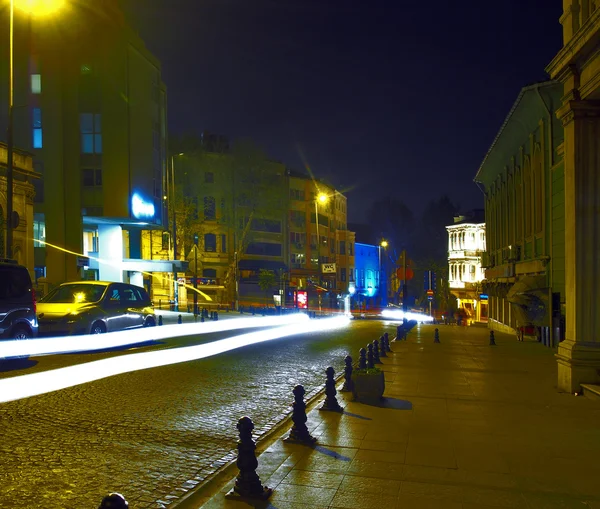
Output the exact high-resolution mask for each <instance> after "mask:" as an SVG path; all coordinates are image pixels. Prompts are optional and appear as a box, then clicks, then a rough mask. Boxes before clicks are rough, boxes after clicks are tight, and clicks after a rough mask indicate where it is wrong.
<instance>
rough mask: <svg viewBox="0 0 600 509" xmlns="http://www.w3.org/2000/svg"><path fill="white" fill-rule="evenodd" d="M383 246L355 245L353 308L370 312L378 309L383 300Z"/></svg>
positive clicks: (358, 243) (357, 243)
mask: <svg viewBox="0 0 600 509" xmlns="http://www.w3.org/2000/svg"><path fill="white" fill-rule="evenodd" d="M381 249H382V247H381V246H374V245H372V244H362V243H360V242H356V244H355V263H356V268H355V274H354V285H353V287H352V290H351V294H352V308H353V309H356V310H358V311H368V310H370V309H374V308H375V307H377V305H378V304H379V302H380V300H381V291H382V287H381V283H382V281H381V274H382V271H381V265H382V262H381Z"/></svg>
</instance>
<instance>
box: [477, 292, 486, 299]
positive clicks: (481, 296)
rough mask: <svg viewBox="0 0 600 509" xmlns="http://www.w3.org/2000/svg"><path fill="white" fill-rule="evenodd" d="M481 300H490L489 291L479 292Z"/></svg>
mask: <svg viewBox="0 0 600 509" xmlns="http://www.w3.org/2000/svg"><path fill="white" fill-rule="evenodd" d="M479 300H488V296H487V293H480V294H479Z"/></svg>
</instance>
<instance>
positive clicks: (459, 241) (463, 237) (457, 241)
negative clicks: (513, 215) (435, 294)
mask: <svg viewBox="0 0 600 509" xmlns="http://www.w3.org/2000/svg"><path fill="white" fill-rule="evenodd" d="M483 215H484V211H483V210H481V211H473V213H472V214H470V215H466V216H457V217H455V218H454V224H452V225H450V226H446V230H447V231H448V286H449V288H450V292H451V293H452V295H453V296H454V297H456V299H457V303H458V308H459V309H462V310H463V314H464V315H465V316H466V319H467V324H471V323H472V322H484V321H487V311H488V296H487V295H485V294H484V293H482V291H481V281H482V280H483V279H484V276H485V274H484V270H483V268H482V267H481V256H482V254H483V252H484V251H485V223H484V222H483Z"/></svg>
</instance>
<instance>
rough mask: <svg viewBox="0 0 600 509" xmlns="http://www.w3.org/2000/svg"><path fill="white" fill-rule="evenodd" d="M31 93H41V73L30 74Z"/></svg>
mask: <svg viewBox="0 0 600 509" xmlns="http://www.w3.org/2000/svg"><path fill="white" fill-rule="evenodd" d="M31 93H32V94H41V93H42V75H41V74H32V75H31Z"/></svg>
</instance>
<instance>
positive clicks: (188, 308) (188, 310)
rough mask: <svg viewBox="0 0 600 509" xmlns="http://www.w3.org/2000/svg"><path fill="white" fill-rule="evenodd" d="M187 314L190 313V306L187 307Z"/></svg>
mask: <svg viewBox="0 0 600 509" xmlns="http://www.w3.org/2000/svg"><path fill="white" fill-rule="evenodd" d="M187 312H188V313H189V312H190V305H189V304H188V305H187Z"/></svg>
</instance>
